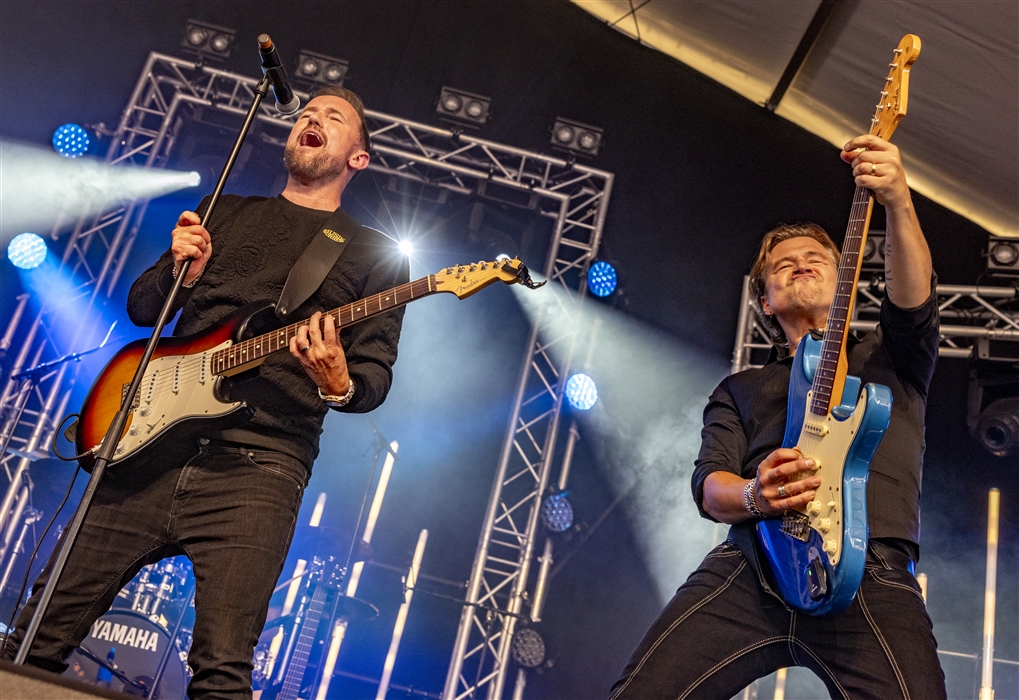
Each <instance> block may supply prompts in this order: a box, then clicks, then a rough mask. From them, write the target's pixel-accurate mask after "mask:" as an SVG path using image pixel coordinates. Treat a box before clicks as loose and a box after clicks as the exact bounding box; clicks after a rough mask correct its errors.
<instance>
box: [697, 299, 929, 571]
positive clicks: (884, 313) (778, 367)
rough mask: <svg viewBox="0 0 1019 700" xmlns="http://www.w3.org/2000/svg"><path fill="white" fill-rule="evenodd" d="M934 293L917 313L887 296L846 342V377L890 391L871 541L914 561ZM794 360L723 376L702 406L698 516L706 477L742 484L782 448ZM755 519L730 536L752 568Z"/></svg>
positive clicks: (871, 502) (875, 462) (871, 488)
mask: <svg viewBox="0 0 1019 700" xmlns="http://www.w3.org/2000/svg"><path fill="white" fill-rule="evenodd" d="M934 287H935V282H934V281H932V283H931V295H930V297H929V298H928V299H927V301H926V302H924V303H923V304H922V305H920V306H919V307H917V308H916V309H899V308H897V307H896V306H895V305H894V304H892V303H891V302H890V301H889V300H888V298H887V297H885V299H884V302H883V303H882V305H881V316H880V323H879V324H878V328H877V329H876V330H875V331H874V332H872V333H868V334H867V335H866V336H864V337H863V338H862V339H861V340H859V341H857V340H856V339H855V338H853V337H850V340H849V348H848V361H849V374H851V375H855V376H858V377H860V379H861V381H862V383H863V384H866V383H868V382H876V383H878V384H884V385H885V386H887V387H889V388H890V389H891V392H892V398H893V401H892V418H891V422H890V424H889V426H888V430H887V432H886V433H885V436H884V439H883V440H882V442H881V445H880V447H879V448H878V450H877V452H876V453H875V455H874V458H873V459H872V460H871V465H870V479H869V481H868V483H867V519H868V523H869V525H870V536H871V537H872V538H876V539H890V540H897V541H899V542H900V543H902V544H905V545H906V549H907V550H908V551H909V553H910V554H911V555H912V557H913V558H914V559H916V557H917V555H918V552H919V542H920V482H921V476H922V472H923V452H924V416H925V414H926V410H927V390H928V386H929V385H930V380H931V376H932V375H933V374H934V365H935V362H936V360H937V355H938V338H939V336H938V306H937V295H936V294H935V293H934ZM791 367H792V357H786V358H784V359H779V360H777V361H774V362H770V363H769V364H767V365H765V366H764V367H761V368H759V369H750V370H746V371H744V372H739V373H737V374H733V375H730V376H728V377H726V378H725V379H724V380H722V382H721V383H720V384H719V385H718V387H717V388H716V389H715V391H714V392H713V393H712V394H711V398H710V399H709V401H708V405H707V407H706V408H705V409H704V428H703V430H702V431H701V449H700V453H699V455H698V457H697V461H696V462H695V464H694V472H693V479H692V486H693V496H694V500H695V502H696V503H697V507H698V509H700V512H701V515H703V516H704V517H705V518H708V519H711V520H714V518H712V517H711V516H710V515H709V514H708V513H707V512H706V511H705V510H704V508H703V505H702V502H703V498H704V480H705V479H706V478H707V476H708V474H710V473H712V472H715V471H728V472H731V473H733V474H736V475H738V476H740V477H741V478H744V479H752V478H754V476H755V475H756V474H757V467H758V465H759V464H760V463H761V462H762V461H763V460H764V458H765V457H767V456H768V455H769V454H770V453H771V452H772V451H774V450H776V449H777V448H779V447H781V446H782V439H783V437H784V435H785V426H786V402H787V398H788V391H789V373H790V369H791ZM755 524H756V520H754V519H750V520H746V521H743V522H741V523H737V524H736V525H733V526H732V529H731V531H730V537H731V538H732V539H733V541H734V542H735V543H736V544H737V545H738V546H739V547H740V550H741V551H743V553H744V555H745V556H746V557H747V558H748V559H749V560H750V561H751V562H753V563H756V560H757V557H756V554H755V553H754V551H753V548H754V545H753V542H754V536H753V531H754V527H755Z"/></svg>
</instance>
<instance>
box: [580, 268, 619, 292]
mask: <svg viewBox="0 0 1019 700" xmlns="http://www.w3.org/2000/svg"><path fill="white" fill-rule="evenodd" d="M617 283H618V279H617V277H616V268H614V267H613V266H612V265H611V264H609V263H607V262H605V261H604V260H599V261H598V262H596V263H595V264H594V265H592V266H591V267H589V268H587V288H588V289H590V290H591V294H594V295H595V296H596V297H607V296H608V295H609V294H612V292H614V291H616V284H617Z"/></svg>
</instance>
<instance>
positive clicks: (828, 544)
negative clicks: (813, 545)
mask: <svg viewBox="0 0 1019 700" xmlns="http://www.w3.org/2000/svg"><path fill="white" fill-rule="evenodd" d="M838 548H839V546H838V544H837V543H836V542H835V540H825V541H824V552H825V554H835V551H836V550H837V549H838Z"/></svg>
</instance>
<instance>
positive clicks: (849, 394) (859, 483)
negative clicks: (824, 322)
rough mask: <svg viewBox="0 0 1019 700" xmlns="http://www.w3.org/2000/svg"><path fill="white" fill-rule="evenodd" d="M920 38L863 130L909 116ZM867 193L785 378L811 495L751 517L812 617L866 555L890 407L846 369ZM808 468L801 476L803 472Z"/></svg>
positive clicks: (898, 61)
mask: <svg viewBox="0 0 1019 700" xmlns="http://www.w3.org/2000/svg"><path fill="white" fill-rule="evenodd" d="M919 53H920V39H919V37H917V36H915V35H913V34H907V35H906V36H905V37H903V38H902V41H901V42H899V47H898V48H897V49H896V50H895V57H894V59H893V61H892V63H891V69H890V71H889V73H888V77H887V78H886V79H885V86H884V88H883V90H882V91H881V99H880V101H879V103H878V105H877V111H876V112H875V114H874V118H873V119H872V120H871V128H870V133H871V134H873V135H875V136H879V137H881V138H882V139H885V140H888V139H889V138H891V135H892V132H894V131H895V127H896V126H898V123H899V121H900V120H901V119H902V117H903V116H905V114H906V90H907V87H908V79H909V69H910V66H911V65H912V64H913V61H915V60H916V57H917V56H918V55H919ZM873 208H874V193H873V192H871V191H870V190H869V189H867V188H865V187H857V188H856V194H855V196H854V198H853V208H852V213H851V214H850V218H849V227H848V229H847V231H846V239H845V243H844V244H843V249H842V261H841V262H840V264H839V268H838V281H837V285H836V289H835V298H834V299H833V300H832V305H831V308H830V310H829V313H828V326H827V329H826V331H825V333H824V338H823V340H818V339H815V338H814V337H813V336H812V335H811V334H808V335H806V336H805V337H804V338H803V340H801V341H800V344H799V347H798V348H797V349H796V357H795V359H794V361H793V366H792V375H791V377H790V379H789V403H788V416H787V418H786V431H785V439H784V440H783V442H782V446H783V447H790V448H791V447H795V448H798V449H799V450H800V452H802V453H803V455H804V456H805V457H811V458H813V459H814V461H815V463H816V464H817V465H819V468H818V469H817V471H816V474H815V475H816V476H819V477H820V478H821V485H820V486H819V487H818V488H817V495H816V496H815V497H814V500H813V501H811V502H810V503H807V504H806V505H805V506H803V507H801V508H797V509H791V510H789V511H787V512H786V514H785V515H784V516H782V517H781V518H766V519H764V520H761V521H760V522H759V523H758V524H757V540H758V542H759V543H760V545H761V547H762V548H763V550H764V554H765V559H766V561H767V563H768V565H769V567H770V569H771V573H772V574H773V575H774V579H775V582H776V584H777V585H778V588H779V592H780V593H781V594H782V597H783V598H784V599H785V601H786V603H788V604H789V605H790V606H792V607H794V608H797V609H798V610H802V611H803V612H806V613H808V614H811V615H828V614H834V613H837V612H839V611H841V610H844V609H845V608H846V607H847V606H848V605H849V604H850V603H851V602H852V601H853V598H854V597H856V591H857V590H858V589H859V587H860V582H861V581H862V580H863V570H864V563H865V561H866V558H867V536H868V532H867V476H868V473H869V471H870V460H871V458H872V457H873V456H874V453H875V452H876V451H877V448H878V445H879V444H880V443H881V439H882V438H883V437H884V433H885V430H886V429H887V428H888V422H889V420H890V418H891V412H892V393H891V391H890V390H889V389H888V387H886V386H881V385H880V384H867V385H866V386H865V387H863V391H862V392H861V390H860V379H859V377H853V376H848V372H847V367H848V363H847V361H846V339H847V337H848V332H849V321H850V319H851V317H852V313H853V302H854V300H855V298H856V284H857V281H858V280H859V278H860V263H861V261H862V259H863V255H862V252H863V250H864V246H865V245H866V242H867V230H868V228H869V226H870V215H871V212H872V211H873ZM807 476H811V474H809V473H807V474H800V475H797V476H796V477H794V478H804V477H807Z"/></svg>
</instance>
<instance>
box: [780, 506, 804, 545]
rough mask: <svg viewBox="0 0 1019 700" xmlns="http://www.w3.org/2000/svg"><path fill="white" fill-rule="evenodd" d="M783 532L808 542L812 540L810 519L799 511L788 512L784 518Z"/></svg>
mask: <svg viewBox="0 0 1019 700" xmlns="http://www.w3.org/2000/svg"><path fill="white" fill-rule="evenodd" d="M782 532H784V533H785V534H787V535H789V536H790V537H795V538H796V539H798V540H800V541H801V542H806V541H807V540H809V539H810V518H808V517H807V516H806V515H804V514H803V513H801V512H799V511H798V510H787V511H786V512H785V514H784V515H783V516H782Z"/></svg>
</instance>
